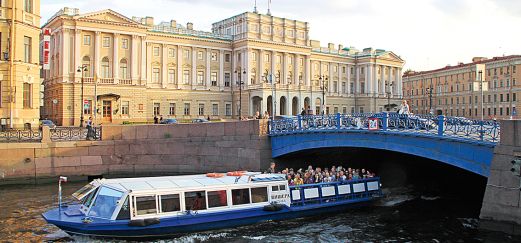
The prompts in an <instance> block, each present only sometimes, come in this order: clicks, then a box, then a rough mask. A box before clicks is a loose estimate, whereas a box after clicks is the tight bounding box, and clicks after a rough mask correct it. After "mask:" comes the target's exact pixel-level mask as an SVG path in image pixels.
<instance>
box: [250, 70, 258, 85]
mask: <svg viewBox="0 0 521 243" xmlns="http://www.w3.org/2000/svg"><path fill="white" fill-rule="evenodd" d="M250 75H251V84H256V83H257V70H255V68H252V69H251V74H250Z"/></svg>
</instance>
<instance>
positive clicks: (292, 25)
mask: <svg viewBox="0 0 521 243" xmlns="http://www.w3.org/2000/svg"><path fill="white" fill-rule="evenodd" d="M44 28H50V29H51V31H52V35H51V65H50V70H49V71H46V72H44V85H45V100H44V107H45V109H44V114H45V116H48V117H49V118H50V119H53V120H55V121H56V122H57V123H58V124H60V125H79V123H80V119H81V115H82V114H81V113H82V112H83V113H84V114H83V116H84V117H85V119H87V118H88V117H89V116H92V117H95V118H96V122H97V123H122V122H125V121H128V122H145V121H151V120H152V119H153V117H154V116H159V115H161V116H163V118H169V117H172V118H178V119H191V118H196V117H205V118H206V117H211V118H212V119H217V118H219V119H232V118H237V117H239V115H240V116H241V117H251V116H254V115H255V114H256V112H259V113H260V114H263V113H264V112H268V113H269V114H270V115H293V114H300V113H301V110H302V109H303V108H305V107H306V110H307V107H309V109H310V110H313V111H314V113H322V112H324V113H337V112H340V113H348V112H355V111H356V112H371V111H381V110H383V109H385V107H386V106H387V104H388V103H391V104H395V105H397V104H399V99H400V98H401V90H402V81H401V76H402V75H401V69H402V67H403V64H404V61H403V60H402V59H400V57H399V56H397V55H396V54H394V53H393V52H390V51H385V50H379V49H377V50H375V49H372V48H366V49H364V50H362V51H359V50H356V49H355V48H352V47H351V48H344V47H343V46H341V45H338V46H335V45H333V44H331V43H329V44H328V46H327V47H321V46H320V43H319V42H318V41H314V40H310V39H309V36H308V32H309V28H310V27H309V23H307V22H301V21H296V20H288V19H285V18H279V17H274V16H270V15H264V14H258V13H252V12H246V13H242V14H239V15H236V16H234V17H231V18H227V19H224V20H222V21H218V22H215V23H214V24H213V25H212V30H211V32H205V31H198V30H195V29H194V27H193V24H192V23H187V24H186V25H181V24H178V23H177V22H176V21H175V20H171V21H169V22H161V23H159V24H155V23H154V20H153V18H152V17H144V18H139V17H133V18H128V17H126V16H124V15H122V14H119V13H117V12H115V11H112V10H102V11H99V12H93V13H85V14H81V13H80V12H79V10H78V9H73V8H64V9H62V10H60V11H59V12H58V13H56V14H55V15H54V16H53V17H52V18H51V19H50V20H49V21H48V22H47V23H46V24H45V25H44ZM78 71H79V72H78ZM82 87H83V99H82V98H81V96H82V95H81V94H82ZM390 107H394V106H393V105H391V106H390Z"/></svg>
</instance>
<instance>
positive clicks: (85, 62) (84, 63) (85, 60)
mask: <svg viewBox="0 0 521 243" xmlns="http://www.w3.org/2000/svg"><path fill="white" fill-rule="evenodd" d="M81 65H82V66H85V67H87V71H85V72H84V73H83V75H85V77H92V71H93V70H92V66H91V64H90V57H88V56H84V57H83V60H82V62H81Z"/></svg>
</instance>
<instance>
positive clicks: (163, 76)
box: [161, 44, 168, 88]
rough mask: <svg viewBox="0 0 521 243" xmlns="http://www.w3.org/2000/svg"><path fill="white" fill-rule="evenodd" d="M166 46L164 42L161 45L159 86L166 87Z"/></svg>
mask: <svg viewBox="0 0 521 243" xmlns="http://www.w3.org/2000/svg"><path fill="white" fill-rule="evenodd" d="M167 57H168V46H167V45H166V44H162V45H161V87H163V88H166V84H167V83H168V66H167V63H168V59H167Z"/></svg>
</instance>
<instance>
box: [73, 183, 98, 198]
mask: <svg viewBox="0 0 521 243" xmlns="http://www.w3.org/2000/svg"><path fill="white" fill-rule="evenodd" d="M94 188H96V187H95V186H94V185H92V184H90V183H89V184H87V185H85V186H84V187H82V188H80V189H79V190H77V191H76V192H74V193H73V194H72V196H73V197H74V198H76V199H78V200H81V199H83V198H84V197H85V196H86V195H87V194H88V193H89V192H91V191H92V190H94Z"/></svg>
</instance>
